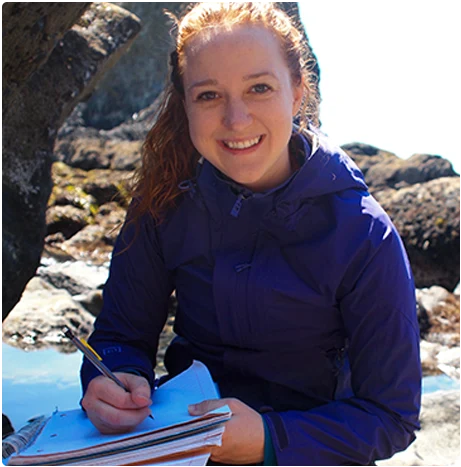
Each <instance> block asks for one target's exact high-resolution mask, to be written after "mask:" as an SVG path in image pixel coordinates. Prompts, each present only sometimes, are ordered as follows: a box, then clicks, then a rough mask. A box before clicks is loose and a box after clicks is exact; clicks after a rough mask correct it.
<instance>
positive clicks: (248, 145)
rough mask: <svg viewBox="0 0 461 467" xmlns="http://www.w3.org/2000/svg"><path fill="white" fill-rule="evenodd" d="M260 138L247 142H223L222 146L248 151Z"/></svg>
mask: <svg viewBox="0 0 461 467" xmlns="http://www.w3.org/2000/svg"><path fill="white" fill-rule="evenodd" d="M260 140H261V136H258V137H257V138H253V139H249V140H247V141H224V144H225V145H226V146H227V147H228V148H230V149H248V148H251V146H254V145H256V144H258V143H259V141H260Z"/></svg>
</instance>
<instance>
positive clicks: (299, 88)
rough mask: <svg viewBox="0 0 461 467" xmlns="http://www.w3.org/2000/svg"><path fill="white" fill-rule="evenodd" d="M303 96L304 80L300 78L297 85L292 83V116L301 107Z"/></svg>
mask: <svg viewBox="0 0 461 467" xmlns="http://www.w3.org/2000/svg"><path fill="white" fill-rule="evenodd" d="M303 97H304V81H303V80H301V82H300V83H299V84H297V85H293V111H292V114H293V117H295V116H296V114H297V113H298V112H299V109H300V108H301V104H302V102H303Z"/></svg>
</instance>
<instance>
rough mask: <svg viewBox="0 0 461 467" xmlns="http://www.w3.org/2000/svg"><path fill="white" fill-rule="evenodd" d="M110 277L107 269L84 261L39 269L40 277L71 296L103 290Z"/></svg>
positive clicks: (38, 274)
mask: <svg viewBox="0 0 461 467" xmlns="http://www.w3.org/2000/svg"><path fill="white" fill-rule="evenodd" d="M108 275H109V271H108V268H107V267H102V266H93V265H89V264H86V263H84V262H82V261H68V262H65V263H56V264H51V265H49V266H46V267H45V266H40V267H39V268H38V269H37V276H38V277H40V278H41V279H42V280H44V281H46V282H47V283H48V284H51V285H52V286H53V287H55V288H57V289H64V290H66V291H67V292H68V293H69V294H70V295H79V294H87V293H89V292H91V291H93V290H95V289H102V287H103V286H104V284H105V283H106V281H107V277H108Z"/></svg>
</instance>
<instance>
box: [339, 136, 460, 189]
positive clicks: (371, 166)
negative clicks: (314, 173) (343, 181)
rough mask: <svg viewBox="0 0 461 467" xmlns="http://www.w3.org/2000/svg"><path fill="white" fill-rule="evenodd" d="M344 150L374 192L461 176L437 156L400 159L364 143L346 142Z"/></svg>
mask: <svg viewBox="0 0 461 467" xmlns="http://www.w3.org/2000/svg"><path fill="white" fill-rule="evenodd" d="M342 149H344V150H345V151H346V153H348V154H349V156H350V157H351V158H352V159H353V160H354V161H355V163H356V164H357V165H358V166H359V168H360V170H361V171H362V172H363V175H364V176H365V180H366V182H367V184H368V186H369V187H370V191H371V192H372V193H373V192H375V191H379V190H383V189H386V188H396V189H398V188H403V187H405V186H409V185H414V184H416V183H423V182H427V181H429V180H434V179H436V178H441V177H456V176H458V174H457V173H456V172H455V170H454V169H453V166H452V164H451V162H450V161H448V160H447V159H444V158H442V157H440V156H437V155H430V154H414V155H413V156H411V157H410V158H409V159H401V158H399V157H397V156H396V155H395V154H394V153H391V152H388V151H384V150H382V149H378V148H376V147H375V146H371V145H368V144H363V143H350V144H345V145H344V146H342ZM458 177H459V176H458Z"/></svg>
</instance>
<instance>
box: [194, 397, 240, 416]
mask: <svg viewBox="0 0 461 467" xmlns="http://www.w3.org/2000/svg"><path fill="white" fill-rule="evenodd" d="M239 403H240V401H239V400H238V399H234V398H227V399H208V400H206V401H203V402H200V403H198V404H191V405H189V407H188V409H189V413H190V414H191V415H203V414H205V413H207V412H210V411H211V410H215V409H218V408H219V407H223V406H224V405H228V406H229V408H230V409H231V411H232V412H233V413H234V412H235V410H238V405H239Z"/></svg>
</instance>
